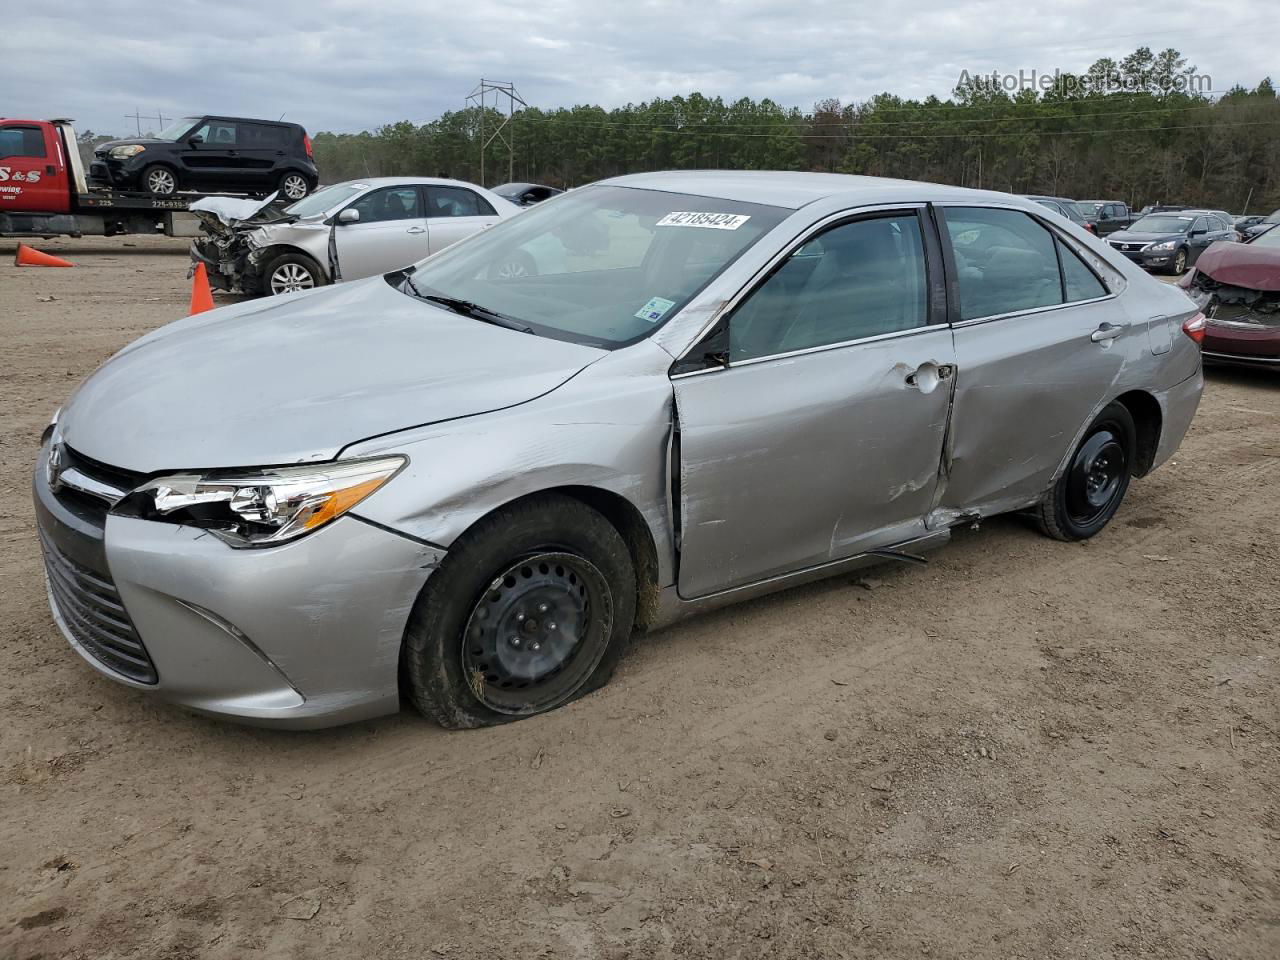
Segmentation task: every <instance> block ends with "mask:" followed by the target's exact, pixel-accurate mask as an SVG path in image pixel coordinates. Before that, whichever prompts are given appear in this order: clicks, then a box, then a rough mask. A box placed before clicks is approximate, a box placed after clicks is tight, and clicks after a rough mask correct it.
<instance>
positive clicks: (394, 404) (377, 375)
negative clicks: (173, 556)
mask: <svg viewBox="0 0 1280 960" xmlns="http://www.w3.org/2000/svg"><path fill="white" fill-rule="evenodd" d="M604 355H605V351H603V350H599V349H597V348H594V347H587V346H581V345H578V344H573V343H566V342H564V341H560V340H551V339H547V338H544V337H538V336H533V335H530V334H525V333H519V332H517V331H513V330H507V329H505V328H502V327H496V326H492V325H490V324H486V323H482V322H480V321H478V320H473V319H471V318H469V317H464V316H460V315H458V314H454V313H450V312H449V311H447V310H444V309H442V308H440V307H436V306H434V305H432V304H429V303H424V302H423V301H421V300H418V299H416V298H413V297H409V296H406V295H404V294H402V293H400V292H399V291H398V290H397V289H395V288H394V287H392V286H391V285H390V284H389V283H387V282H386V281H385V280H384V279H383V278H381V277H372V278H370V279H368V280H361V281H356V282H354V283H347V284H342V285H339V286H335V287H326V288H323V289H320V290H314V291H309V292H306V293H302V294H294V295H290V296H286V297H273V298H270V299H267V300H255V301H251V302H250V303H247V304H240V305H238V306H233V307H226V308H223V309H219V310H213V311H210V312H208V313H202V314H199V315H197V316H194V317H188V318H187V319H185V320H179V321H177V322H175V323H171V324H169V325H167V326H165V327H161V328H160V329H159V330H156V331H153V332H152V333H150V334H148V335H147V336H145V337H143V338H142V339H140V340H137V341H135V342H134V343H133V344H131V345H130V346H128V347H125V349H123V350H121V351H120V352H119V353H117V354H116V355H115V356H114V357H112V358H111V359H110V360H108V361H107V362H106V363H105V364H103V365H102V366H101V367H99V368H98V370H97V371H96V372H94V373H93V374H92V375H91V376H90V377H89V378H88V379H87V380H86V381H85V382H84V383H83V384H81V386H80V388H79V389H78V390H77V391H76V393H75V394H74V396H73V397H72V398H71V399H70V400H69V401H68V402H67V404H66V406H65V407H64V408H63V411H62V413H61V414H60V415H59V420H58V424H59V430H60V432H61V434H62V438H63V441H64V442H65V443H66V444H67V445H68V446H70V447H72V448H74V449H75V450H76V451H78V452H79V453H81V454H83V455H85V456H87V457H90V458H92V459H94V460H98V461H100V462H102V463H105V464H109V465H112V466H116V467H121V468H124V469H127V470H134V471H138V472H142V473H154V472H158V471H167V470H199V469H211V468H215V467H254V466H283V465H286V464H290V463H301V462H309V461H318V460H329V459H332V458H334V457H336V456H337V455H338V453H339V451H341V450H342V448H343V447H345V446H347V445H349V444H351V443H354V442H355V441H357V440H362V439H365V438H368V437H371V436H376V435H379V434H385V433H393V432H396V431H399V430H403V429H407V428H409V427H414V426H418V425H423V424H429V423H435V422H439V421H443V420H454V419H458V418H459V417H467V416H473V415H475V414H480V413H486V412H489V411H492V410H498V409H501V408H503V407H510V406H514V405H516V404H519V403H524V402H526V401H528V400H532V399H534V398H536V397H539V396H541V395H543V394H545V393H547V392H549V391H551V390H554V389H555V388H556V387H558V386H560V385H561V384H562V383H564V382H565V381H566V380H568V379H569V378H570V377H572V376H574V375H575V374H576V373H577V372H578V371H580V370H582V369H583V368H584V367H586V366H588V365H589V364H591V363H592V362H594V361H595V360H597V359H599V358H600V357H602V356H604Z"/></svg>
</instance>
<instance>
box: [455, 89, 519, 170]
mask: <svg viewBox="0 0 1280 960" xmlns="http://www.w3.org/2000/svg"><path fill="white" fill-rule="evenodd" d="M489 94H493V108H494V110H496V111H497V112H498V115H499V116H501V115H502V109H501V107H500V106H499V103H500V100H501V98H503V97H506V98H507V115H506V116H505V117H502V122H501V123H499V124H498V126H497V129H495V130H494V131H493V133H491V134H489V136H488V137H486V136H485V132H484V112H485V107H486V105H487V104H488V100H489ZM517 103H518V104H520V106H522V107H527V106H529V104H527V103H525V101H524V98H523V97H521V96H520V94H519V93H517V92H516V85H515V84H514V83H510V82H507V83H504V82H502V81H498V80H485V79H484V78H483V77H482V78H481V79H480V85H479V86H478V87H476V88H475V89H474V90H472V91H471V93H470V94H468V95H467V106H469V107H472V106H474V107H479V108H480V186H482V187H485V186H488V184H487V183H485V179H484V153H485V150H486V149H488V147H489V144H491V143H493V141H494V140H497V141H499V142H500V143H501V144H502V145H503V146H505V147H506V148H507V180H513V179H515V168H516V148H515V125H514V123H513V118H514V117H515V113H516V104H517Z"/></svg>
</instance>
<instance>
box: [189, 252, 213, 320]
mask: <svg viewBox="0 0 1280 960" xmlns="http://www.w3.org/2000/svg"><path fill="white" fill-rule="evenodd" d="M212 309H213V291H212V290H210V289H209V273H208V271H206V270H205V268H204V264H203V263H197V264H196V272H195V276H194V277H192V278H191V311H190V313H188V314H187V316H192V317H193V316H195V315H196V314H197V313H204V312H205V311H206V310H212Z"/></svg>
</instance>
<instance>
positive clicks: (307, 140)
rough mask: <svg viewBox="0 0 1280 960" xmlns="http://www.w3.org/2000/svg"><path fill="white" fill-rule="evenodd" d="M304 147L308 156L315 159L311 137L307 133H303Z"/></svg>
mask: <svg viewBox="0 0 1280 960" xmlns="http://www.w3.org/2000/svg"><path fill="white" fill-rule="evenodd" d="M302 149H304V150H306V151H307V156H308V157H310V158H311V159H312V160H314V159H315V154H313V153H312V152H311V138H310V137H309V136H307V135H306V134H305V133H304V134H303V135H302Z"/></svg>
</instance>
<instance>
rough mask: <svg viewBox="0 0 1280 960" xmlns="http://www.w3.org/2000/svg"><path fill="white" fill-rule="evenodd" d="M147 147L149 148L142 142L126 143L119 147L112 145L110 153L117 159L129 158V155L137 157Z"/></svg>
mask: <svg viewBox="0 0 1280 960" xmlns="http://www.w3.org/2000/svg"><path fill="white" fill-rule="evenodd" d="M145 149H147V148H146V147H144V146H143V145H142V144H140V143H125V144H121V145H120V146H118V147H112V148H111V152H110V154H108V155H109V156H112V157H115V158H116V159H117V160H127V159H129V157H136V156H137V155H138V154H140V153H141V152H142V151H143V150H145Z"/></svg>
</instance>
